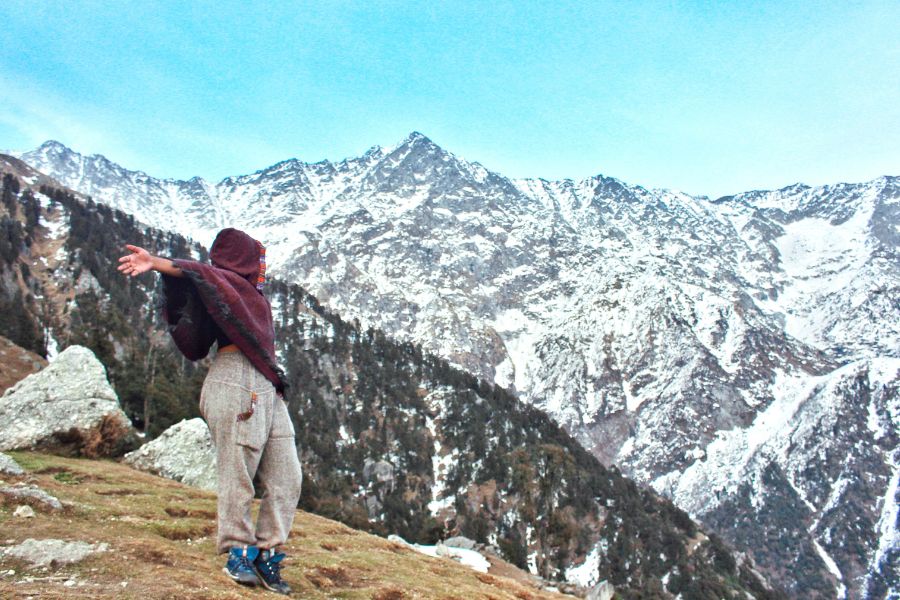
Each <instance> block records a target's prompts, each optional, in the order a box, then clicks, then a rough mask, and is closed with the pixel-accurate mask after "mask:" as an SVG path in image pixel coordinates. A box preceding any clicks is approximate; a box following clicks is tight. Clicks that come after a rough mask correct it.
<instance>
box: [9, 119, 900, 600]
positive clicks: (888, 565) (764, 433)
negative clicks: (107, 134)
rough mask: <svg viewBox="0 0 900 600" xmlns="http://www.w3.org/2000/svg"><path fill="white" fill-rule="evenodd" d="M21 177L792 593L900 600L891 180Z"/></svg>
mask: <svg viewBox="0 0 900 600" xmlns="http://www.w3.org/2000/svg"><path fill="white" fill-rule="evenodd" d="M17 156H18V157H19V158H21V159H22V160H23V161H25V162H26V163H28V164H29V165H31V166H33V167H34V168H36V169H38V170H39V171H41V172H43V173H46V174H47V175H49V176H51V177H53V178H54V179H56V180H58V181H59V182H61V183H62V184H64V185H66V186H68V187H71V188H72V189H75V190H78V191H80V192H82V193H84V194H87V195H90V196H91V197H92V198H93V199H94V200H95V201H96V202H100V203H103V204H106V205H108V206H110V207H114V208H116V209H119V210H121V211H123V212H126V213H128V214H130V215H133V217H134V218H135V219H136V220H137V221H139V222H142V223H145V224H147V225H152V226H154V227H156V228H159V229H163V230H169V231H174V232H177V233H180V234H181V235H184V236H187V237H191V238H193V239H197V240H201V241H206V242H208V240H210V239H211V238H212V236H213V234H214V233H215V232H216V231H217V230H218V229H220V228H222V227H224V226H237V227H240V228H241V229H244V230H246V231H248V232H249V233H251V235H254V236H255V237H257V238H258V239H261V240H264V241H265V243H266V244H267V246H268V255H267V256H268V258H269V260H270V269H271V270H272V272H273V273H274V274H275V275H276V276H278V277H279V278H281V279H283V280H285V281H288V282H293V283H296V284H299V285H301V286H303V288H304V289H306V290H308V291H309V292H310V293H312V294H313V295H314V296H315V297H316V298H317V299H318V301H319V302H321V303H322V304H323V305H324V306H326V307H327V308H328V309H329V310H331V311H334V312H336V313H338V314H340V315H341V316H342V317H343V318H345V319H348V320H353V319H355V320H357V321H358V322H359V323H360V324H361V327H362V328H366V327H377V328H379V329H380V330H383V331H385V332H386V333H387V334H389V335H390V336H391V337H393V338H394V339H396V340H398V341H401V342H403V341H414V342H416V343H419V344H421V345H422V347H423V348H424V349H426V350H427V351H429V352H432V353H434V354H436V355H437V356H440V357H443V358H444V359H446V360H448V361H449V362H450V363H451V364H452V365H454V366H456V367H459V368H462V369H464V370H466V371H468V372H469V373H471V374H473V375H474V376H476V377H479V378H482V379H486V380H488V381H492V382H495V383H497V384H498V385H500V386H503V387H505V388H507V389H508V390H510V391H512V392H513V393H515V394H516V395H517V396H518V397H519V398H520V399H521V400H522V401H524V402H526V403H530V404H532V405H534V406H535V407H537V408H540V409H542V410H544V411H546V412H547V413H549V414H550V415H551V416H552V417H553V418H554V419H555V420H556V421H557V423H558V424H559V425H561V426H562V427H563V428H564V429H565V430H566V431H568V432H569V433H570V434H571V435H572V436H573V437H574V438H575V439H577V440H578V441H579V442H580V443H581V444H582V445H583V446H584V447H585V448H587V449H588V450H589V451H590V452H591V453H592V454H594V455H595V456H596V457H597V458H599V459H600V460H601V461H602V462H603V463H604V464H606V465H616V466H617V467H618V468H619V469H621V470H622V471H623V472H624V473H625V474H627V475H629V476H630V477H632V478H634V479H635V480H637V481H638V482H639V483H641V484H644V485H646V486H649V487H652V488H654V489H655V490H657V491H659V492H661V493H663V494H665V495H667V496H669V497H670V498H672V499H673V500H674V501H675V502H676V503H677V504H678V505H679V506H681V507H682V508H683V509H685V510H687V511H688V512H689V513H690V514H691V515H692V516H694V517H696V518H698V519H700V520H701V521H702V522H703V523H705V524H707V525H708V526H710V527H712V528H713V529H714V530H715V531H718V532H720V533H721V534H722V536H723V537H724V538H725V539H727V540H728V541H730V542H731V543H733V544H734V545H735V546H737V547H738V548H740V549H742V550H745V551H747V552H748V553H749V554H750V555H751V556H753V558H754V559H755V560H756V562H757V563H758V564H759V565H760V567H761V568H762V569H763V570H764V572H765V573H766V574H767V575H768V576H769V577H770V578H771V579H772V580H774V581H776V582H777V583H779V584H780V585H782V586H784V587H785V588H786V589H787V590H788V591H789V592H790V593H793V594H795V595H798V597H799V596H803V597H873V598H875V597H888V596H891V595H892V594H894V595H896V594H898V593H900V583H898V580H900V548H898V536H897V529H898V525H897V501H898V478H900V456H898V451H897V436H898V426H900V415H898V413H900V394H898V387H900V383H898V380H900V376H898V370H900V262H898V255H897V253H898V247H900V244H898V241H900V232H898V222H900V221H898V213H900V202H898V197H900V185H898V183H900V181H898V179H897V178H896V177H888V176H886V177H882V178H879V179H876V180H874V181H871V182H866V183H860V184H836V185H830V186H822V187H808V186H804V185H794V186H789V187H786V188H783V189H781V190H776V191H753V192H747V193H743V194H737V195H734V196H729V197H724V198H719V199H716V200H711V199H709V198H706V197H695V196H690V195H688V194H684V193H680V192H674V191H670V190H657V189H653V190H648V189H645V188H643V187H640V186H636V185H629V184H626V183H624V182H621V181H619V180H616V179H614V178H610V177H604V176H600V175H598V176H594V177H589V178H586V179H583V180H580V181H572V180H563V181H546V180H543V179H510V178H506V177H504V176H502V175H500V174H497V173H493V172H491V171H489V170H487V169H485V168H484V167H483V166H481V165H480V164H478V163H476V162H469V161H466V160H464V159H462V158H460V157H457V156H455V155H454V154H452V153H450V152H448V151H446V150H444V149H443V148H441V147H439V146H438V145H436V144H435V143H433V142H432V141H431V140H429V139H428V138H427V137H425V136H424V135H422V134H420V133H416V132H414V133H412V134H410V135H409V136H408V137H407V138H405V139H404V140H402V141H401V142H399V143H398V144H395V145H393V146H391V147H387V148H382V147H379V146H374V147H372V148H371V149H369V150H368V151H367V152H366V153H364V154H363V155H362V156H360V157H356V158H348V159H346V160H342V161H340V162H331V161H321V162H317V163H304V162H301V161H298V160H295V159H291V160H287V161H284V162H281V163H278V164H276V165H273V166H272V167H269V168H267V169H263V170H261V171H258V172H256V173H253V174H251V175H245V176H239V177H229V178H226V179H224V180H222V181H220V182H218V183H210V182H206V181H204V180H202V179H200V178H194V179H191V180H189V181H176V180H165V179H156V178H153V177H150V176H148V175H147V174H145V173H143V172H140V171H131V170H128V169H125V168H123V167H121V166H119V165H116V164H115V163H113V162H111V161H109V160H108V159H106V158H105V157H102V156H96V155H95V156H83V155H81V154H78V153H77V152H74V151H72V150H70V149H68V148H66V147H65V146H63V145H61V144H59V143H56V142H47V143H45V144H43V145H42V146H40V147H39V148H37V149H36V150H34V151H31V152H25V153H18V154H17Z"/></svg>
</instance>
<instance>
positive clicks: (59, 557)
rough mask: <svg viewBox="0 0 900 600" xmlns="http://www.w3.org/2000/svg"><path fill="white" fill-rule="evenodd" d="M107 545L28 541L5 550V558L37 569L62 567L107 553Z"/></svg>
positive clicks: (51, 540)
mask: <svg viewBox="0 0 900 600" xmlns="http://www.w3.org/2000/svg"><path fill="white" fill-rule="evenodd" d="M107 549H108V546H107V545H106V544H88V543H87V542H69V541H66V540H54V539H49V540H35V539H31V538H29V539H27V540H25V541H24V542H22V543H21V544H17V545H15V546H10V547H9V548H5V549H4V550H3V554H4V555H5V556H11V557H13V558H18V559H20V560H24V561H26V562H28V563H30V564H31V567H32V568H37V567H60V566H63V565H68V564H71V563H76V562H79V561H82V560H84V559H85V558H87V557H88V556H90V555H91V554H94V553H96V552H106V550H107Z"/></svg>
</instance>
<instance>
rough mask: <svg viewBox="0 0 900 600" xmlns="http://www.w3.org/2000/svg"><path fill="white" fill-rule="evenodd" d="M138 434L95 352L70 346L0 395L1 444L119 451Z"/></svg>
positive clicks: (88, 453) (101, 453)
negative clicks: (44, 366) (40, 368)
mask: <svg viewBox="0 0 900 600" xmlns="http://www.w3.org/2000/svg"><path fill="white" fill-rule="evenodd" d="M136 440H137V438H136V434H135V431H134V428H133V427H132V426H131V422H130V421H129V420H128V417H126V416H125V413H124V412H123V411H122V408H121V407H120V405H119V399H118V397H117V396H116V393H115V391H114V390H113V388H112V387H111V386H110V385H109V382H108V381H107V379H106V371H105V369H104V367H103V365H102V364H101V363H100V361H99V360H97V358H96V357H95V356H94V354H93V352H91V351H90V350H88V349H87V348H84V347H82V346H70V347H69V348H67V349H66V350H65V351H63V352H62V353H60V354H59V356H58V357H57V358H56V359H55V360H54V361H53V363H51V364H50V365H49V366H47V367H46V368H44V369H43V370H41V371H38V372H37V373H34V374H32V375H29V376H28V377H26V378H25V379H23V380H21V381H19V382H18V383H17V384H16V385H14V386H13V387H11V388H10V389H8V390H6V392H5V393H4V394H3V397H2V399H0V450H13V449H40V450H49V451H54V452H60V453H64V454H78V455H84V456H88V457H92V458H94V457H98V456H118V455H121V454H122V453H124V452H125V451H126V450H128V449H129V448H130V447H133V446H134V444H135V442H136Z"/></svg>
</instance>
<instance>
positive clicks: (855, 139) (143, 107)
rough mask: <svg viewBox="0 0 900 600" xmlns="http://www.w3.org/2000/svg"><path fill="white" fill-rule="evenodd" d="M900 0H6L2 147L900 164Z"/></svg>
mask: <svg viewBox="0 0 900 600" xmlns="http://www.w3.org/2000/svg"><path fill="white" fill-rule="evenodd" d="M898 31H900V2H896V1H890V2H865V1H863V2H852V1H840V2H838V1H835V2H825V3H816V2H796V3H795V2H637V1H634V2H626V1H622V2H609V3H607V2H583V3H578V2H563V1H556V2H524V1H518V2H503V1H493V2H452V1H448V2H388V1H382V2H378V1H376V2H371V1H370V2H340V1H334V0H332V1H328V2H318V3H299V2H256V3H255V2H223V1H221V0H220V1H217V2H137V1H135V2H126V1H124V0H123V1H118V2H79V1H75V0H73V1H62V0H57V1H41V0H28V1H20V0H6V1H5V2H3V3H2V4H0V148H8V149H19V150H24V149H30V148H33V147H35V146H37V145H38V144H40V143H41V142H42V141H44V140H46V139H57V140H59V141H61V142H63V143H65V144H66V145H68V146H70V147H72V148H73V149H75V150H78V151H79V152H82V153H85V154H92V153H100V154H104V155H106V156H107V157H109V158H110V159H112V160H114V161H116V162H119V163H121V164H123V165H124V166H126V167H129V168H133V169H141V170H144V171H146V172H148V173H150V174H151V175H154V176H158V177H175V178H189V177H192V176H194V175H199V176H202V177H205V178H208V179H211V180H218V179H220V178H222V177H225V176H227V175H237V174H243V173H249V172H252V171H255V170H257V169H260V168H263V167H266V166H268V165H270V164H272V163H274V162H277V161H279V160H283V159H286V158H290V157H296V158H299V159H301V160H304V161H309V162H314V161H318V160H321V159H330V160H340V159H342V158H345V157H348V156H358V155H360V154H362V153H363V152H364V151H365V150H366V149H368V148H369V147H370V146H373V145H375V144H379V145H382V146H387V145H391V144H393V143H396V142H398V141H400V140H401V139H402V138H404V137H405V136H406V135H407V134H408V133H409V132H411V131H420V132H422V133H424V134H425V135H427V136H428V137H430V138H431V139H432V140H434V141H435V142H436V143H437V144H439V145H441V146H442V147H444V148H445V149H447V150H449V151H451V152H453V153H455V154H457V155H459V156H462V157H463V158H466V159H468V160H472V161H478V162H480V163H481V164H483V165H484V166H485V167H487V168H489V169H491V170H494V171H498V172H500V173H502V174H504V175H507V176H511V177H544V178H547V179H562V178H567V177H568V178H573V179H578V178H583V177H588V176H590V175H596V174H598V173H603V174H605V175H610V176H613V177H618V178H620V179H622V180H625V181H627V182H629V183H635V184H640V185H644V186H647V187H668V188H676V189H681V190H684V191H686V192H689V193H692V194H706V195H710V196H712V197H717V196H720V195H724V194H728V193H734V192H738V191H744V190H750V189H763V188H776V187H782V186H784V185H788V184H791V183H794V182H797V181H802V182H805V183H809V184H822V183H832V182H837V181H864V180H868V179H873V178H875V177H878V176H880V175H886V174H891V175H900V75H898V74H900V35H898V34H897V32H898Z"/></svg>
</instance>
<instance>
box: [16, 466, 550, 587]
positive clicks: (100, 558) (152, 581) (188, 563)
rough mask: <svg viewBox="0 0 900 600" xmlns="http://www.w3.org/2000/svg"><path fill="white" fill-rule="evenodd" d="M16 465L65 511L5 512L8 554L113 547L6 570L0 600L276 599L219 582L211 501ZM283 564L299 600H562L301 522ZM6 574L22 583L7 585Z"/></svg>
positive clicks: (91, 469)
mask: <svg viewBox="0 0 900 600" xmlns="http://www.w3.org/2000/svg"><path fill="white" fill-rule="evenodd" d="M10 455H11V456H13V457H14V458H15V459H16V461H18V462H19V464H20V465H21V466H22V467H23V468H24V469H25V470H26V471H27V473H26V476H24V477H15V478H14V477H5V480H6V482H7V483H11V482H13V481H17V480H22V481H29V482H33V483H35V484H37V485H38V486H40V487H41V488H42V489H44V490H45V491H47V492H48V493H50V494H52V495H54V496H56V497H57V498H59V499H60V500H61V501H62V502H63V503H64V504H65V505H66V508H65V509H64V510H63V511H62V512H60V513H50V512H47V511H46V510H43V509H37V510H36V512H37V517H36V518H34V519H22V518H17V517H13V515H12V512H13V510H14V509H15V506H14V505H13V504H7V505H0V532H2V533H0V544H3V545H10V544H14V543H20V542H22V541H24V540H25V539H27V538H34V539H48V538H57V539H64V540H73V541H74V540H80V541H86V542H91V543H98V542H105V543H107V544H108V545H109V551H107V552H105V553H100V554H95V555H92V556H90V557H88V558H87V559H85V560H84V561H82V562H80V563H76V564H74V565H69V566H66V567H61V568H59V569H56V570H50V571H41V570H39V569H38V570H33V571H32V570H29V569H28V568H27V565H25V564H23V563H21V562H19V561H17V560H12V559H0V597H2V598H13V597H21V598H25V597H28V596H29V595H34V596H36V597H40V598H73V597H78V598H141V599H148V598H251V597H259V598H277V597H279V596H277V595H276V594H272V593H271V592H265V591H261V590H259V591H257V590H251V589H247V588H242V587H240V586H238V585H237V584H235V583H233V582H232V581H231V580H229V579H227V578H226V577H225V575H224V574H223V573H222V571H221V567H222V564H223V562H224V561H223V560H222V557H218V556H216V555H215V549H214V536H215V513H216V496H215V494H213V493H211V492H206V491H203V490H199V489H195V488H191V487H188V486H185V485H182V484H180V483H177V482H174V481H170V480H167V479H163V478H160V477H155V476H153V475H149V474H146V473H142V472H139V471H136V470H134V469H131V468H130V467H128V466H125V465H122V464H120V463H116V462H113V461H108V460H107V461H97V460H87V459H72V458H62V457H58V456H51V455H46V454H38V453H31V452H11V453H10ZM255 511H256V507H254V513H255ZM286 552H287V554H288V560H287V562H286V565H285V568H284V571H283V575H284V578H285V580H286V581H288V582H289V583H290V584H291V586H292V587H293V589H294V594H293V597H295V598H310V599H318V598H367V599H368V598H375V599H381V600H388V599H394V600H399V599H403V598H440V599H451V598H457V599H460V600H462V599H465V600H474V599H482V598H483V599H489V598H496V599H507V598H509V599H521V600H528V599H538V598H563V597H564V596H562V595H558V594H552V593H547V592H542V591H539V590H537V589H535V588H533V587H530V586H528V585H527V584H525V583H523V582H517V581H515V580H513V579H510V578H507V577H501V576H498V575H495V574H483V573H478V572H476V571H474V570H472V569H470V568H468V567H466V566H463V565H461V564H459V563H456V562H455V561H453V560H451V559H449V558H433V557H430V556H426V555H423V554H420V553H418V552H416V551H414V550H412V549H409V548H407V547H405V546H403V545H401V544H397V543H394V542H390V541H388V540H386V539H384V538H381V537H378V536H375V535H370V534H367V533H363V532H360V531H356V530H354V529H351V528H349V527H347V526H345V525H343V524H341V523H338V522H336V521H331V520H329V519H325V518H323V517H319V516H317V515H314V514H311V513H307V512H304V511H299V510H298V511H297V516H296V518H295V520H294V527H293V531H292V534H291V537H290V539H289V540H288V544H287V545H286ZM10 569H13V570H15V572H16V573H15V574H14V575H7V574H6V572H7V571H8V570H10ZM28 578H32V579H33V580H32V581H31V582H28V581H27V580H28ZM69 579H74V580H75V582H76V584H75V585H74V586H73V587H66V586H65V585H64V584H65V582H66V581H67V580H69ZM125 582H127V583H125Z"/></svg>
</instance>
